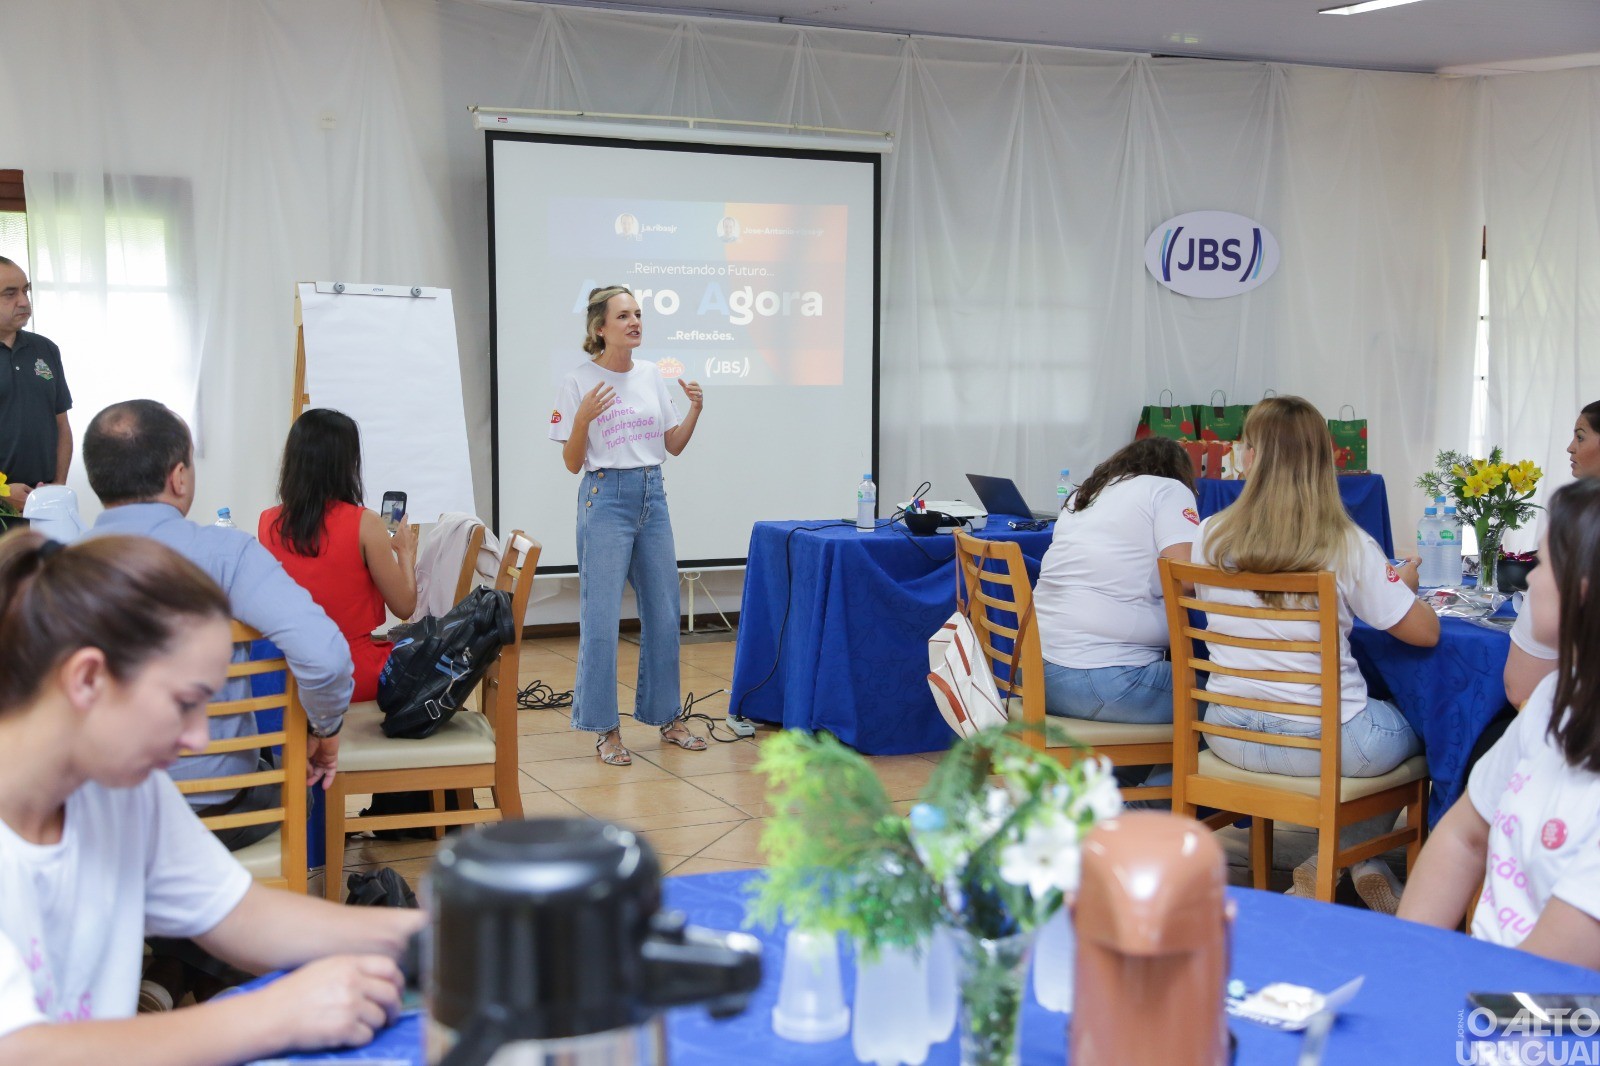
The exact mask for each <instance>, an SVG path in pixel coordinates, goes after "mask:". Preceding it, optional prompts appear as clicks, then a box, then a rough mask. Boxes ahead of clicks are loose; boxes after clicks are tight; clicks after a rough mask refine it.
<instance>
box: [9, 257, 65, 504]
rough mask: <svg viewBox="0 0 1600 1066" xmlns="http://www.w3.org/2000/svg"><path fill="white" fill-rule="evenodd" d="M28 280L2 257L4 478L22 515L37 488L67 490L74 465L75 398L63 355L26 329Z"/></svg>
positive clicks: (30, 310)
mask: <svg viewBox="0 0 1600 1066" xmlns="http://www.w3.org/2000/svg"><path fill="white" fill-rule="evenodd" d="M32 290H33V286H32V285H30V284H28V275H27V274H26V273H24V272H23V270H22V268H21V267H19V266H17V264H16V263H13V262H12V261H11V260H9V259H7V258H5V257H4V256H0V351H3V352H4V358H5V367H4V369H3V370H0V474H4V475H5V476H6V480H7V481H8V482H9V483H10V485H11V497H10V500H11V503H12V504H13V505H15V507H16V508H17V510H19V511H20V510H21V509H22V504H23V501H24V500H26V499H27V498H28V493H29V492H31V491H33V489H34V487H35V486H38V485H47V484H55V485H59V484H63V483H65V482H66V480H67V468H68V467H69V466H71V465H72V427H71V426H70V425H68V424H67V412H68V411H69V410H71V409H72V393H71V392H69V391H68V389H67V376H66V374H65V373H64V372H63V371H62V369H61V349H59V348H57V347H56V346H55V344H54V343H53V342H52V341H51V340H49V338H46V337H41V336H39V334H37V333H29V332H27V331H26V330H24V329H23V328H22V327H23V326H25V325H27V324H28V319H29V318H31V317H33V301H32Z"/></svg>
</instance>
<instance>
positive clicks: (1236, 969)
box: [290, 872, 1600, 1066]
mask: <svg viewBox="0 0 1600 1066" xmlns="http://www.w3.org/2000/svg"><path fill="white" fill-rule="evenodd" d="M752 876H754V875H753V874H751V873H748V872H740V873H725V874H701V875H698V876H694V877H669V878H667V880H666V881H665V883H664V888H665V896H666V900H665V902H666V906H667V907H669V908H672V909H674V910H681V911H683V912H685V913H687V914H688V916H689V920H690V921H692V922H693V923H695V924H696V925H700V926H704V927H706V928H710V929H738V928H740V927H741V926H742V925H743V924H744V902H743V893H744V889H745V886H746V883H747V881H748V880H749V879H750V878H751V877H752ZM1228 896H1229V898H1230V899H1231V900H1232V901H1233V902H1234V903H1235V905H1236V906H1237V907H1238V915H1237V918H1236V920H1235V922H1234V928H1233V951H1232V974H1231V976H1233V977H1237V978H1239V979H1241V980H1243V981H1244V982H1245V984H1246V985H1247V986H1248V987H1250V988H1258V987H1260V986H1262V985H1265V984H1269V983H1271V982H1273V981H1288V982H1291V983H1293V984H1299V985H1305V986H1307V987H1309V988H1314V989H1317V990H1319V991H1324V992H1326V991H1330V990H1332V989H1334V988H1337V987H1338V986H1340V985H1342V984H1344V983H1345V982H1346V981H1349V980H1351V979H1352V978H1354V977H1357V976H1362V975H1364V976H1365V977H1366V983H1365V984H1364V985H1363V986H1362V988H1361V991H1360V992H1358V993H1357V994H1356V996H1355V998H1354V999H1352V1000H1351V1001H1350V1002H1349V1003H1348V1004H1347V1005H1346V1006H1345V1007H1344V1009H1343V1010H1342V1011H1340V1013H1339V1017H1338V1020H1337V1022H1336V1023H1335V1025H1334V1027H1333V1029H1332V1031H1331V1032H1330V1033H1329V1035H1328V1042H1327V1046H1326V1054H1325V1056H1324V1058H1323V1062H1324V1063H1325V1064H1326V1066H1372V1064H1373V1063H1403V1062H1404V1063H1451V1062H1457V1061H1463V1062H1465V1061H1472V1060H1471V1059H1470V1058H1469V1057H1468V1056H1469V1055H1470V1054H1471V1048H1470V1046H1467V1047H1462V1048H1461V1049H1460V1050H1459V1052H1458V1045H1457V1039H1458V1037H1457V1032H1458V1028H1459V1027H1461V1026H1462V1025H1463V1022H1464V1015H1465V1012H1466V1011H1467V1010H1469V1009H1470V1008H1469V1006H1468V1004H1467V1001H1466V996H1467V993H1469V992H1507V991H1530V992H1600V973H1596V972H1595V971H1593V970H1586V969H1582V968H1580V967H1576V966H1568V965H1565V964H1563V963H1558V962H1551V961H1549V960H1547V959H1541V958H1538V957H1536V956H1533V955H1529V954H1526V953H1524V952H1520V951H1512V950H1510V949H1507V948H1501V947H1495V946H1494V945H1491V944H1485V943H1482V942H1480V941H1476V940H1472V939H1471V938H1469V937H1467V936H1464V935H1462V934H1460V933H1448V932H1444V931H1442V930H1438V929H1431V928H1428V927H1426V926H1420V925H1414V924H1412V923H1410V922H1403V921H1401V920H1400V919H1398V918H1391V917H1388V916H1386V915H1381V914H1374V913H1373V912H1371V911H1365V910H1359V909H1356V908H1352V907H1341V906H1337V905H1335V904H1329V903H1317V902H1314V901H1311V900H1303V899H1295V898H1293V897H1290V896H1281V895H1277V894H1274V893H1268V892H1256V891H1254V890H1251V889H1247V888H1235V889H1229V890H1228ZM751 931H752V932H754V933H756V934H757V935H758V936H760V937H761V940H762V946H763V951H762V970H763V974H762V982H761V987H760V988H759V989H758V990H757V991H756V993H755V995H754V996H752V997H751V1000H750V1006H749V1009H748V1010H746V1011H745V1012H744V1013H743V1014H741V1015H739V1016H738V1017H736V1018H731V1019H728V1020H726V1021H713V1020H712V1019H711V1018H710V1017H708V1016H707V1015H706V1013H705V1012H704V1011H703V1010H698V1009H696V1008H692V1007H690V1008H684V1009H681V1010H675V1011H672V1012H671V1013H670V1014H669V1015H668V1018H667V1050H668V1055H669V1057H670V1060H671V1061H672V1062H677V1063H692V1064H694V1066H748V1064H750V1063H763V1064H769V1066H809V1064H813V1063H814V1064H817V1066H824V1064H826V1066H846V1064H849V1063H853V1062H855V1061H856V1060H855V1056H854V1054H852V1052H851V1050H850V1038H849V1037H848V1036H845V1037H842V1038H840V1039H838V1040H835V1041H832V1042H831V1043H826V1044H794V1043H790V1042H788V1041H785V1040H780V1039H778V1038H777V1037H776V1036H775V1035H774V1034H773V1032H772V1008H773V1006H774V1005H775V1004H776V1003H777V998H778V983H779V979H780V978H781V976H782V974H783V933H782V931H778V932H771V933H769V932H767V931H765V930H759V929H757V930H751ZM844 962H845V967H844V982H845V996H846V999H847V1001H848V999H849V997H851V995H852V994H853V989H854V984H855V979H854V972H853V968H852V966H851V965H850V956H849V953H848V952H846V953H845V956H844ZM1030 989H1031V985H1030ZM1066 1021H1067V1019H1066V1016H1065V1015H1061V1014H1052V1013H1050V1012H1048V1011H1046V1010H1045V1009H1044V1008H1042V1007H1040V1006H1039V1005H1038V1004H1037V1003H1035V1002H1034V1000H1033V996H1032V995H1031V993H1030V995H1029V996H1028V998H1027V1006H1026V1007H1025V1009H1024V1011H1023V1020H1022V1028H1023V1032H1022V1036H1023V1048H1022V1061H1023V1062H1024V1063H1027V1064H1029V1066H1046V1064H1055V1066H1059V1064H1060V1063H1062V1062H1063V1061H1064V1059H1065V1055H1066V1046H1067V1039H1066ZM1154 1021H1156V1022H1157V1023H1158V1024H1159V1020H1154ZM1229 1026H1230V1028H1231V1029H1232V1030H1233V1032H1234V1033H1235V1034H1236V1035H1237V1037H1238V1039H1239V1048H1238V1057H1237V1058H1236V1059H1235V1060H1234V1061H1235V1063H1236V1064H1237V1066H1283V1064H1285V1063H1292V1062H1295V1061H1296V1059H1297V1056H1298V1055H1299V1052H1300V1047H1301V1043H1302V1041H1303V1037H1302V1036H1301V1035H1300V1034H1298V1033H1280V1032H1273V1031H1271V1030H1268V1029H1264V1028H1262V1027H1261V1026H1259V1025H1255V1024H1254V1023H1251V1022H1246V1021H1241V1020H1238V1019H1229ZM1469 1039H1470V1037H1469ZM1580 1043H1581V1044H1584V1045H1586V1046H1585V1047H1583V1048H1578V1047H1575V1046H1573V1045H1575V1044H1580ZM956 1044H957V1040H956V1038H955V1037H951V1038H950V1039H949V1040H946V1041H945V1042H944V1043H942V1044H939V1045H937V1046H935V1047H934V1048H933V1049H932V1050H931V1051H930V1052H929V1054H928V1062H929V1063H931V1064H934V1066H948V1064H953V1063H956V1062H957V1061H958V1060H959V1058H960V1055H959V1049H958V1048H957V1046H956ZM421 1046H422V1034H421V1022H420V1019H419V1018H418V1017H417V1016H416V1015H409V1016H407V1017H405V1018H402V1020H401V1021H400V1022H399V1023H397V1024H396V1025H394V1026H391V1027H390V1028H389V1029H387V1030H385V1031H384V1032H382V1033H380V1034H379V1035H378V1038H377V1039H376V1040H375V1041H373V1043H372V1044H371V1045H369V1046H368V1047H366V1048H362V1049H357V1050H354V1051H345V1052H338V1053H333V1054H331V1055H330V1054H329V1053H326V1052H324V1053H321V1054H318V1055H305V1056H290V1061H295V1060H296V1059H304V1060H315V1061H324V1060H326V1059H328V1058H334V1059H338V1060H341V1061H348V1062H352V1063H358V1062H362V1061H372V1060H374V1059H390V1060H398V1061H401V1062H405V1063H408V1064H417V1066H420V1064H421V1062H422V1050H421ZM1536 1050H1539V1051H1545V1050H1548V1051H1549V1052H1550V1053H1551V1054H1550V1055H1547V1056H1546V1057H1544V1058H1532V1057H1530V1058H1528V1059H1527V1060H1526V1061H1529V1062H1591V1061H1595V1060H1594V1058H1593V1057H1592V1056H1593V1054H1594V1052H1595V1051H1597V1050H1600V1037H1595V1038H1590V1039H1589V1040H1577V1039H1574V1038H1568V1039H1567V1040H1566V1041H1565V1042H1561V1043H1560V1046H1556V1047H1550V1048H1541V1049H1536ZM1458 1053H1459V1055H1460V1058H1458V1057H1457V1056H1458ZM1575 1054H1577V1055H1582V1054H1588V1055H1589V1056H1591V1057H1588V1058H1581V1057H1574V1055H1575ZM1556 1056H1559V1057H1556ZM1482 1061H1485V1062H1487V1061H1490V1060H1488V1059H1484V1060H1482Z"/></svg>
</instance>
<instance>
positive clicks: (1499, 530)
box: [1417, 448, 1544, 591]
mask: <svg viewBox="0 0 1600 1066" xmlns="http://www.w3.org/2000/svg"><path fill="white" fill-rule="evenodd" d="M1543 477H1544V471H1543V470H1540V469H1539V468H1538V467H1537V466H1536V465H1534V462H1533V460H1531V459H1524V460H1522V461H1521V462H1520V463H1508V462H1506V460H1505V454H1504V453H1503V452H1502V451H1501V450H1500V449H1499V448H1495V449H1494V450H1492V451H1491V452H1490V453H1489V458H1487V459H1471V458H1468V457H1467V456H1465V455H1463V454H1461V453H1460V452H1452V451H1442V452H1440V453H1439V454H1438V456H1437V457H1435V459H1434V468H1433V469H1432V470H1430V471H1428V472H1427V473H1426V474H1423V475H1422V476H1421V477H1419V478H1417V488H1419V489H1421V490H1423V491H1424V492H1426V493H1427V494H1428V495H1429V496H1430V497H1436V496H1448V497H1450V498H1452V499H1454V500H1455V501H1456V513H1457V514H1459V515H1460V516H1461V520H1462V521H1463V522H1471V523H1472V527H1473V530H1474V532H1476V533H1477V535H1478V587H1479V588H1483V589H1488V590H1491V591H1492V590H1494V589H1495V588H1496V580H1495V579H1496V571H1497V569H1498V565H1499V561H1500V541H1501V538H1503V537H1504V536H1505V533H1506V531H1507V530H1510V529H1520V528H1521V527H1522V524H1523V523H1524V522H1526V521H1527V520H1528V519H1529V518H1531V517H1533V512H1534V511H1536V510H1538V509H1539V505H1538V504H1536V503H1534V502H1533V494H1534V491H1535V490H1536V489H1537V488H1538V487H1539V482H1540V480H1541V479H1543Z"/></svg>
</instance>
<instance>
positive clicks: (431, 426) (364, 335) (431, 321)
mask: <svg viewBox="0 0 1600 1066" xmlns="http://www.w3.org/2000/svg"><path fill="white" fill-rule="evenodd" d="M294 320H295V368H294V394H293V413H294V417H295V418H298V417H299V416H300V413H301V412H302V411H304V410H305V409H306V408H307V407H313V406H315V407H331V408H335V409H337V410H340V411H343V412H344V413H345V414H347V415H349V416H350V417H351V418H353V419H355V420H356V423H357V425H359V426H360V427H361V458H362V478H361V480H362V486H363V488H364V489H365V492H366V505H367V506H368V507H371V508H373V509H377V506H378V503H379V501H380V499H381V497H382V496H383V493H384V492H386V491H389V490H399V491H402V492H405V493H406V494H407V496H408V497H409V499H408V501H407V511H408V513H409V514H410V515H411V516H412V521H414V522H431V521H434V520H436V519H437V518H438V516H439V515H440V514H442V513H444V512H446V511H465V512H467V513H468V514H477V513H478V509H477V504H476V501H475V499H474V497H473V492H472V462H471V458H470V456H469V452H468V446H467V420H466V412H465V408H464V406H463V404H462V398H461V365H460V362H459V358H458V356H457V354H456V329H455V308H454V304H453V303H452V301H451V297H450V290H449V289H436V288H428V287H424V286H411V285H370V284H354V283H343V282H302V283H300V284H298V285H296V286H295V299H294Z"/></svg>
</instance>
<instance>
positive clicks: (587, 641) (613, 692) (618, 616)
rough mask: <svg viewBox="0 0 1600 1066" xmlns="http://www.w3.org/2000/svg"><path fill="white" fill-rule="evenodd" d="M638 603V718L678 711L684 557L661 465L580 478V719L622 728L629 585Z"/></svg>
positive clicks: (576, 708) (601, 727)
mask: <svg viewBox="0 0 1600 1066" xmlns="http://www.w3.org/2000/svg"><path fill="white" fill-rule="evenodd" d="M624 582H626V583H627V584H629V585H632V586H633V594H634V597H635V598H636V599H637V600H638V605H639V629H640V634H639V680H638V684H637V687H636V689H635V698H634V705H633V717H634V719H635V720H637V721H640V722H644V723H646V724H648V725H655V726H662V725H666V724H667V723H669V722H671V721H672V720H673V719H674V718H676V717H677V716H678V712H679V710H680V707H679V701H680V697H679V683H678V622H679V617H680V615H681V613H682V607H681V604H680V602H679V599H678V560H677V552H676V549H675V548H674V547H673V543H672V522H671V519H670V518H669V517H668V515H667V494H666V490H665V488H664V486H663V484H662V480H661V468H660V467H659V466H646V467H639V468H635V469H631V470H590V471H587V472H585V473H584V475H583V477H582V478H580V479H579V483H578V680H577V683H576V684H575V685H574V686H573V694H572V725H573V727H574V728H576V729H583V730H587V731H589V732H593V733H605V732H609V731H610V730H613V729H615V728H617V725H618V717H617V628H618V625H619V624H620V622H621V620H622V587H623V583H624Z"/></svg>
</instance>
